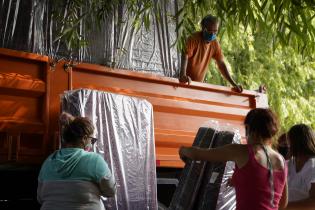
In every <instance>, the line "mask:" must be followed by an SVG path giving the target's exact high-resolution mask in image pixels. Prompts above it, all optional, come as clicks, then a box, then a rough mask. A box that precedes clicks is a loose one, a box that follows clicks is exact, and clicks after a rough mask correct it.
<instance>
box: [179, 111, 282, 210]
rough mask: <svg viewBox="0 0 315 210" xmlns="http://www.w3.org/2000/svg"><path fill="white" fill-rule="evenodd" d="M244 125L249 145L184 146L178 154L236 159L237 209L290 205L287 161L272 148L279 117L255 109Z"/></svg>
mask: <svg viewBox="0 0 315 210" xmlns="http://www.w3.org/2000/svg"><path fill="white" fill-rule="evenodd" d="M244 124H245V128H246V137H247V145H240V144H230V145H226V146H223V147H220V148H215V149H201V148H195V147H181V148H180V150H179V155H180V157H182V159H186V158H191V159H193V160H206V161H234V162H235V163H236V167H235V171H234V174H233V177H232V184H233V186H234V187H235V191H236V209H237V210H249V209H250V210H276V209H278V208H279V207H281V208H284V207H285V206H286V204H287V194H286V191H284V189H285V186H286V167H285V162H284V159H283V158H282V156H281V155H280V154H279V153H278V152H276V151H275V150H273V149H272V147H271V144H272V137H273V136H274V135H275V134H276V133H277V131H278V121H277V119H276V116H275V115H274V113H273V112H272V111H270V110H269V109H261V108H258V109H253V110H251V111H250V112H249V113H248V114H247V116H246V118H245V121H244ZM283 191H284V192H285V193H284V195H283V196H282V193H283Z"/></svg>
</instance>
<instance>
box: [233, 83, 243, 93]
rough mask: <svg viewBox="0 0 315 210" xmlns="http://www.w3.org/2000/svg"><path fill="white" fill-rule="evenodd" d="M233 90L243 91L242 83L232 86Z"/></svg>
mask: <svg viewBox="0 0 315 210" xmlns="http://www.w3.org/2000/svg"><path fill="white" fill-rule="evenodd" d="M232 90H233V91H235V92H238V93H241V92H243V87H242V86H241V85H235V86H234V87H233V88H232Z"/></svg>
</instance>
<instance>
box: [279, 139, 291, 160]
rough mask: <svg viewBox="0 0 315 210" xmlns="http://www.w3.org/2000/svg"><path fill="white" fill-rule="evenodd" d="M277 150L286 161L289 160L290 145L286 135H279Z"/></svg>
mask: <svg viewBox="0 0 315 210" xmlns="http://www.w3.org/2000/svg"><path fill="white" fill-rule="evenodd" d="M277 143H278V145H277V150H278V152H279V153H280V154H281V155H282V156H283V157H284V158H285V159H286V160H287V159H289V158H290V145H289V142H288V138H287V133H283V134H281V136H279V138H278V142H277Z"/></svg>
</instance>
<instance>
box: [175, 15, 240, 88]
mask: <svg viewBox="0 0 315 210" xmlns="http://www.w3.org/2000/svg"><path fill="white" fill-rule="evenodd" d="M201 28H202V31H199V32H196V33H194V34H193V35H192V36H190V37H189V38H188V40H187V42H186V49H185V51H184V53H183V54H182V62H181V69H180V75H179V81H180V82H183V83H186V82H188V84H190V82H191V80H193V81H197V82H203V81H204V78H205V75H206V72H207V67H208V65H209V63H210V60H211V58H213V59H215V60H216V63H217V66H218V69H219V70H220V72H221V74H222V75H223V77H224V78H225V79H226V80H228V81H229V82H230V83H231V84H232V86H233V90H235V91H237V92H242V91H243V88H242V86H241V85H237V84H236V83H235V81H234V80H233V79H232V77H231V75H230V73H229V71H228V68H227V66H226V64H225V62H224V57H223V54H222V52H221V47H220V44H219V42H218V41H217V40H216V34H217V32H218V28H219V20H218V18H217V17H215V16H212V15H207V16H206V17H204V18H203V19H202V21H201Z"/></svg>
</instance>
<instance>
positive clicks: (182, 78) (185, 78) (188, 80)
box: [178, 75, 191, 85]
mask: <svg viewBox="0 0 315 210" xmlns="http://www.w3.org/2000/svg"><path fill="white" fill-rule="evenodd" d="M178 80H179V82H181V83H187V82H188V85H190V83H191V78H190V77H189V76H187V75H182V76H180V77H179V79H178Z"/></svg>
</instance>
